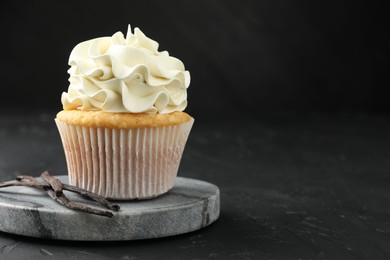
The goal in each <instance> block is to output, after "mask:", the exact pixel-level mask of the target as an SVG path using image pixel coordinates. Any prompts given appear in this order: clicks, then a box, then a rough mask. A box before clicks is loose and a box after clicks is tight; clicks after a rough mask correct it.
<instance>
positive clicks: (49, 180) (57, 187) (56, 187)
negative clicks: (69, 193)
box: [41, 171, 63, 197]
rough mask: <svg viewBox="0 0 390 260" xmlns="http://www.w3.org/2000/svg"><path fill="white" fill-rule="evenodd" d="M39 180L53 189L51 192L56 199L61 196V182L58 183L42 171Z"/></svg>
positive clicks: (57, 180) (46, 172)
mask: <svg viewBox="0 0 390 260" xmlns="http://www.w3.org/2000/svg"><path fill="white" fill-rule="evenodd" d="M41 178H42V179H43V180H44V181H46V182H47V183H49V184H50V186H51V187H52V188H53V190H54V191H55V192H56V195H57V197H58V196H61V195H62V189H63V188H62V182H60V180H59V179H56V178H54V177H52V176H50V174H49V172H48V171H44V172H43V173H42V174H41Z"/></svg>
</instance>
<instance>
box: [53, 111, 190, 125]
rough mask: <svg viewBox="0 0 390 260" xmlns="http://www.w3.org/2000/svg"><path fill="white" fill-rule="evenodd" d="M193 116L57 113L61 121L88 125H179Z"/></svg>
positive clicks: (95, 112)
mask: <svg viewBox="0 0 390 260" xmlns="http://www.w3.org/2000/svg"><path fill="white" fill-rule="evenodd" d="M190 119H191V117H190V116H189V115H188V114H187V113H185V112H172V113H169V114H145V113H143V114H132V113H110V112H104V111H99V110H96V111H82V110H63V111H60V112H59V113H58V114H57V120H60V121H61V122H64V123H68V124H74V125H79V126H88V127H104V128H126V129H130V128H147V127H163V126H172V125H179V124H182V123H185V122H188V121H189V120H190Z"/></svg>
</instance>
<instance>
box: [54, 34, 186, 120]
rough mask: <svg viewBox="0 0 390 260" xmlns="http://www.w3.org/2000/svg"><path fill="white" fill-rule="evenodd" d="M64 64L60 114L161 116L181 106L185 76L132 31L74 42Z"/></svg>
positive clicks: (152, 43)
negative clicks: (64, 86) (77, 111)
mask: <svg viewBox="0 0 390 260" xmlns="http://www.w3.org/2000/svg"><path fill="white" fill-rule="evenodd" d="M69 65H70V66H71V68H70V69H69V70H68V73H69V74H70V78H69V82H70V85H69V89H68V92H64V93H63V94H62V97H61V101H62V104H63V107H64V109H65V110H70V109H80V110H103V111H106V112H127V113H149V114H156V113H160V114H165V113H170V112H174V111H183V110H184V108H185V107H186V106H187V88H188V86H189V84H190V73H189V72H188V71H187V70H185V68H184V64H183V63H182V62H181V61H180V60H179V59H177V58H175V57H172V56H169V54H168V52H167V51H163V52H159V51H158V43H157V42H155V41H153V40H151V39H149V38H148V37H146V36H145V34H143V33H142V32H141V30H140V29H138V28H135V30H134V34H133V33H132V32H131V28H130V26H129V28H128V31H127V35H126V37H124V35H123V34H122V33H121V32H117V33H115V34H114V35H113V36H112V37H101V38H96V39H93V40H89V41H85V42H81V43H79V44H78V45H76V47H75V48H74V49H73V50H72V52H71V54H70V57H69Z"/></svg>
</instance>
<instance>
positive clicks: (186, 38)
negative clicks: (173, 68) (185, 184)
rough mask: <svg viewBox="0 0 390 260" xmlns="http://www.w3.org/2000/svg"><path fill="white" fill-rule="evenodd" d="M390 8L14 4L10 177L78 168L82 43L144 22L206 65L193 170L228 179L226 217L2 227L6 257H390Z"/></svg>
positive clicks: (1, 252)
mask: <svg viewBox="0 0 390 260" xmlns="http://www.w3.org/2000/svg"><path fill="white" fill-rule="evenodd" d="M387 13H388V9H386V8H384V7H383V6H380V5H378V3H375V2H368V1H367V2H363V1H343V0H341V1H292V0H291V1H289V0H277V1H271V0H267V1H264V0H252V1H250V0H237V1H232V0H210V1H208V0H197V1H184V0H183V1H161V0H160V1H157V0H154V1H151V0H142V1H130V0H127V1H114V0H110V1H82V0H79V1H9V2H7V1H1V3H0V30H1V41H0V50H1V52H0V55H1V56H0V76H1V85H0V88H1V91H0V181H3V180H11V179H15V177H16V176H17V175H20V174H26V175H33V176H39V174H40V173H41V172H42V171H43V170H45V169H48V170H49V171H50V172H51V173H52V174H53V175H62V174H67V169H66V162H65V157H64V153H63V148H62V144H61V139H60V138H59V135H58V131H57V129H56V126H55V124H54V122H53V117H54V116H55V113H56V112H57V111H59V110H60V109H61V108H62V105H61V102H60V97H61V93H62V92H63V91H66V90H67V88H68V80H67V79H68V74H67V70H68V68H69V66H68V64H67V62H68V57H69V54H70V52H71V50H72V48H73V47H74V46H75V45H76V44H77V43H79V42H81V41H84V40H88V39H91V38H96V37H100V36H110V35H112V34H114V33H115V32H117V31H122V32H124V33H125V32H126V30H127V25H128V24H129V23H130V24H131V25H132V26H133V27H135V26H138V27H140V28H141V30H142V31H143V32H144V33H145V34H146V35H147V36H149V37H150V38H152V39H154V40H156V41H158V42H159V43H160V47H161V48H160V49H161V50H168V51H169V52H170V54H171V55H173V56H176V57H178V58H180V59H181V60H182V61H183V62H184V64H185V65H186V67H187V69H188V70H189V71H190V72H191V76H192V83H191V86H190V88H189V93H188V94H189V95H188V96H189V106H188V109H187V110H186V111H188V112H189V113H190V114H191V115H193V116H194V117H195V119H196V123H195V125H194V127H193V129H192V130H191V135H190V138H189V140H188V142H187V145H186V150H185V152H184V154H183V158H182V162H181V164H180V169H179V176H181V177H190V178H196V179H200V180H204V181H208V182H211V183H214V184H216V185H217V186H218V187H219V188H220V190H221V215H220V218H219V219H218V221H216V222H215V223H213V224H212V225H210V226H209V227H207V228H204V229H202V230H199V231H197V232H192V233H189V234H183V235H181V236H174V237H170V238H161V239H152V240H147V241H123V242H120V243H116V242H115V243H108V242H101V243H88V242H79V241H52V240H43V239H35V238H29V237H21V236H17V235H11V234H7V233H3V232H0V259H32V258H34V259H40V258H41V257H42V256H47V255H50V256H52V257H53V258H55V259H91V258H93V259H390V251H389V249H390V223H389V219H390V210H389V201H390V190H389V183H390V174H389V169H390V138H389V133H390V117H389V114H390V113H389V112H390V102H389V101H388V99H389V96H390V95H389V94H390V93H389V73H388V61H389V57H388V54H387V49H388V46H389V41H388V40H387V35H388V33H389V29H388V27H387V26H386V25H385V18H387V17H385V14H386V15H387ZM387 16H388V15H387ZM30 111H31V112H30ZM0 210H1V209H0ZM0 223H2V222H1V220H0Z"/></svg>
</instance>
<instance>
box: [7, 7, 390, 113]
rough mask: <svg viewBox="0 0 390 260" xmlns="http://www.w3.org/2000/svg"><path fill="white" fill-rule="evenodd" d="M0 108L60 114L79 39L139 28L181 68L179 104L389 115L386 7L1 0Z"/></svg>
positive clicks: (208, 109) (203, 108) (204, 109)
mask: <svg viewBox="0 0 390 260" xmlns="http://www.w3.org/2000/svg"><path fill="white" fill-rule="evenodd" d="M0 10H1V11H0V24H1V35H2V40H1V43H0V44H1V50H2V51H1V85H2V86H1V88H2V92H1V102H0V107H1V108H9V109H14V108H15V109H16V108H18V109H35V108H36V109H48V110H53V111H57V110H60V109H61V103H60V96H61V93H62V92H63V91H66V90H67V87H68V81H67V79H68V74H67V72H66V71H67V69H68V68H69V66H68V65H67V62H68V57H69V54H70V52H71V50H72V48H73V47H74V46H75V45H76V44H77V43H79V42H81V41H84V40H88V39H91V38H96V37H101V36H111V35H112V34H114V33H115V32H117V31H122V32H123V33H124V34H125V33H126V30H127V25H128V24H131V25H132V27H133V28H134V27H140V28H141V30H143V32H144V33H145V34H146V35H147V36H149V37H150V38H152V39H154V40H156V41H158V42H159V43H160V50H168V51H169V52H170V54H171V55H173V56H176V57H178V58H180V59H181V60H182V61H183V62H184V64H185V65H186V68H187V69H188V70H189V71H190V72H191V76H192V82H191V85H190V88H189V106H188V108H187V111H188V112H189V113H190V114H192V115H194V116H195V117H197V118H199V117H202V116H203V115H206V114H207V115H222V114H223V115H231V114H233V115H238V114H240V115H244V114H245V115H249V116H256V115H258V114H261V113H267V112H268V111H274V110H278V111H280V110H281V111H330V112H344V111H348V112H350V111H352V112H355V111H357V112H364V113H366V112H367V113H388V112H389V108H390V105H389V104H390V102H388V97H389V88H388V86H389V80H388V69H387V64H388V56H387V55H386V53H385V52H386V48H387V47H388V41H387V40H385V38H386V35H387V34H388V28H387V27H385V25H384V21H385V16H384V8H383V7H382V6H378V5H377V4H376V3H375V4H374V3H371V4H368V3H363V2H359V1H357V2H356V1H321V2H319V1H288V0H278V1H270V0H267V1H264V0H262V1H258V0H251V1H250V0H242V1H232V0H224V1H222V0H219V1H207V0H201V1H160V0H147V1H58V2H57V1H11V2H8V3H6V1H2V3H1V6H0Z"/></svg>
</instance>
